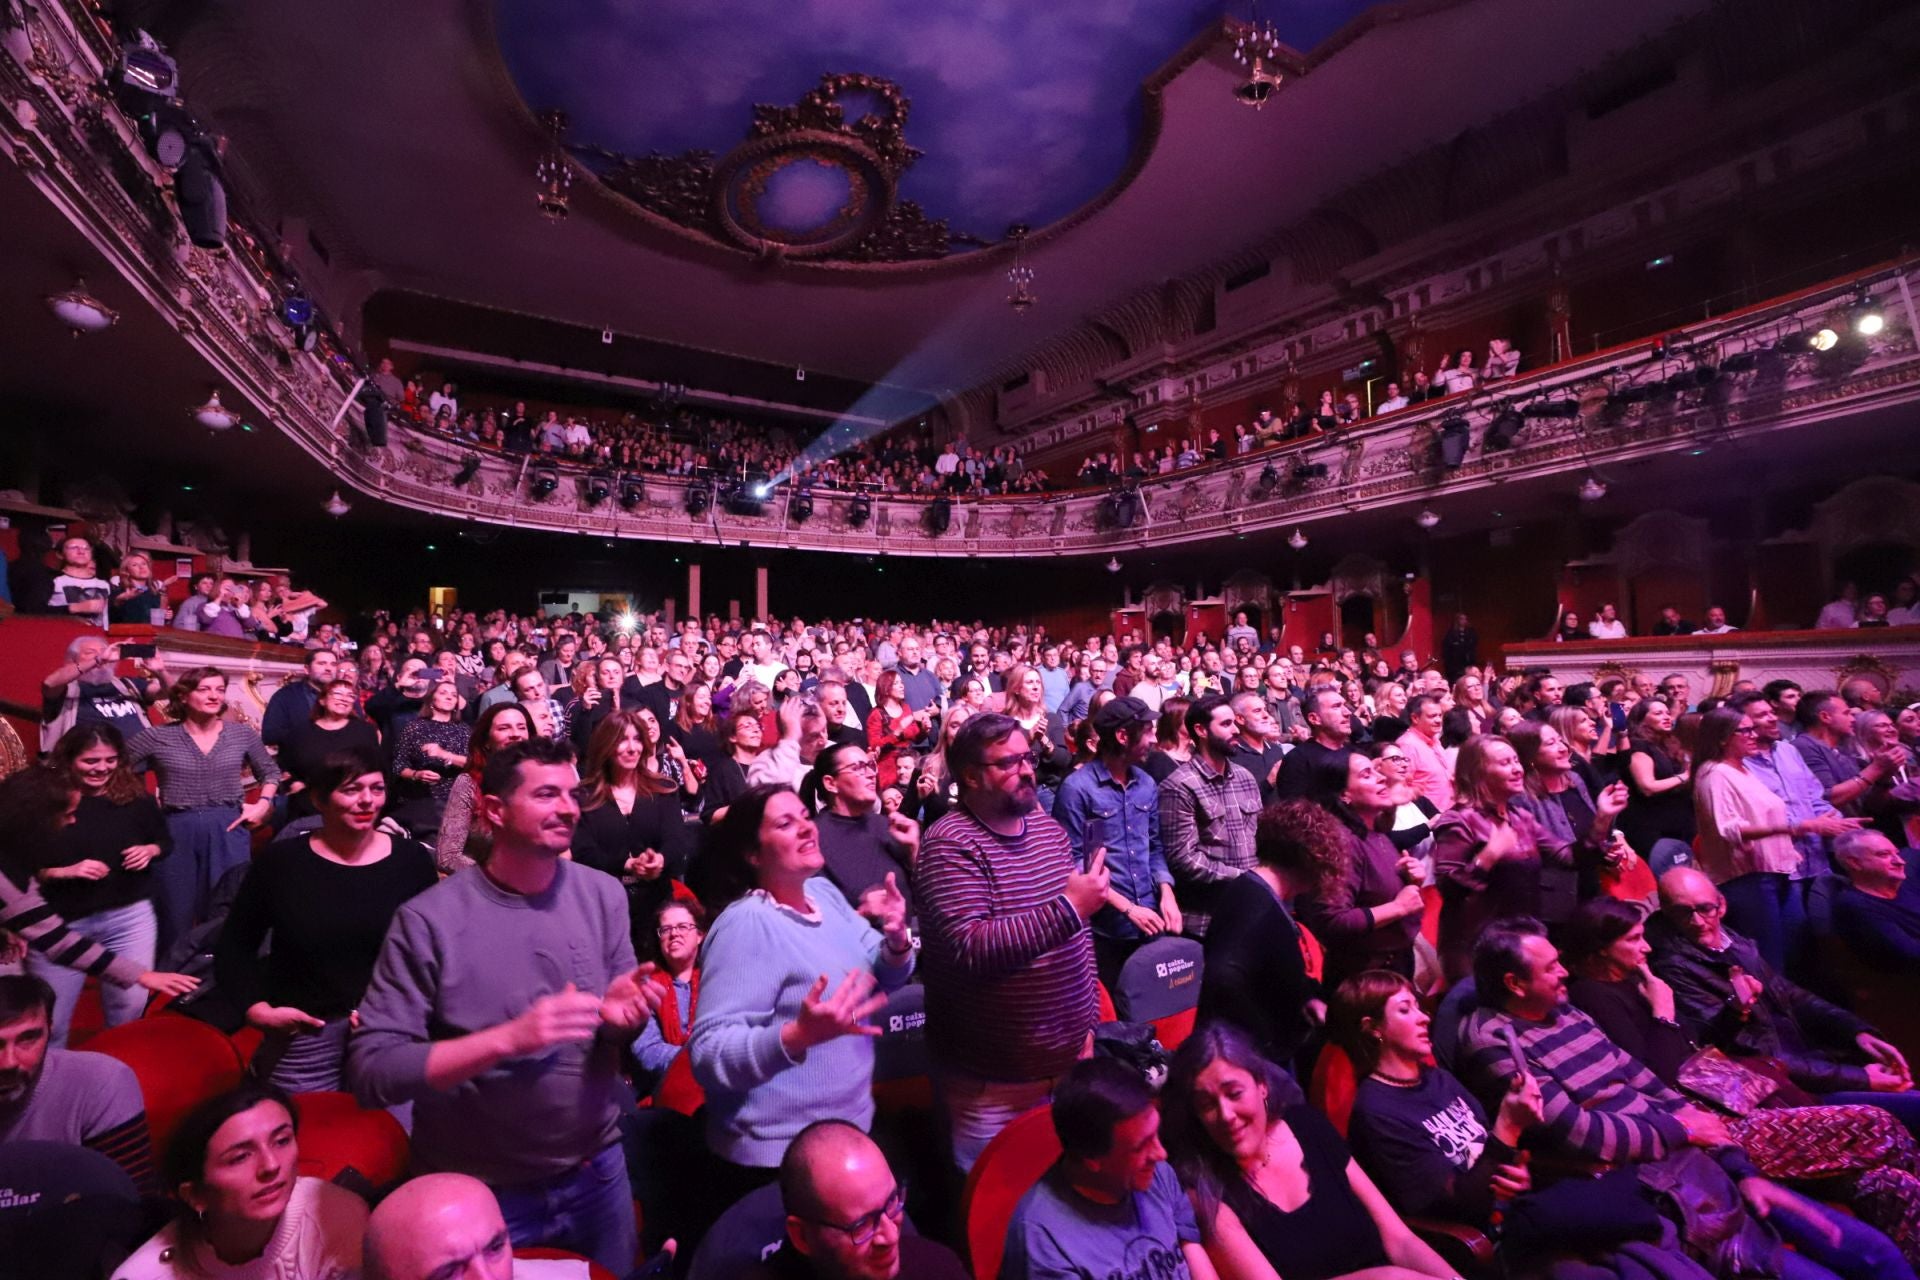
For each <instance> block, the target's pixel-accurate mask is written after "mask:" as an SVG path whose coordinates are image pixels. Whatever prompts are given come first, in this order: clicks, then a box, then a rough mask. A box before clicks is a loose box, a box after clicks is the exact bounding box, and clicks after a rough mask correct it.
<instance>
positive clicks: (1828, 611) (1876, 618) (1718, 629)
mask: <svg viewBox="0 0 1920 1280" xmlns="http://www.w3.org/2000/svg"><path fill="white" fill-rule="evenodd" d="M1703 616H1704V617H1705V619H1706V621H1705V623H1704V624H1695V623H1693V622H1690V621H1688V620H1687V619H1686V618H1685V617H1684V616H1683V615H1682V614H1681V612H1680V609H1679V607H1678V606H1677V605H1671V604H1668V605H1662V606H1660V614H1659V616H1658V617H1657V618H1655V619H1654V621H1653V624H1652V625H1651V626H1649V627H1648V628H1647V629H1646V632H1645V634H1646V635H1650V636H1723V635H1727V634H1728V633H1730V632H1734V631H1738V630H1739V629H1740V628H1739V627H1736V626H1734V625H1733V624H1732V623H1730V622H1728V621H1727V611H1726V610H1725V609H1724V608H1722V607H1721V606H1720V605H1717V604H1716V605H1709V606H1707V610H1706V612H1705V614H1704V615H1703ZM1911 626H1920V578H1916V577H1914V576H1913V575H1912V574H1909V575H1907V576H1905V577H1903V578H1900V579H1899V580H1898V581H1896V582H1895V583H1894V584H1893V590H1892V591H1891V593H1888V592H1883V591H1868V592H1866V593H1864V594H1863V593H1862V592H1861V591H1860V588H1859V587H1858V586H1857V585H1856V584H1854V583H1852V582H1845V583H1842V584H1841V586H1840V590H1839V592H1838V594H1836V595H1835V597H1834V598H1833V599H1832V600H1830V601H1828V602H1827V603H1826V604H1825V605H1823V606H1821V609H1820V613H1819V616H1818V617H1816V618H1815V619H1814V622H1813V630H1815V631H1847V630H1854V629H1859V628H1872V627H1911ZM1631 634H1632V633H1631V632H1630V631H1628V629H1627V624H1626V620H1625V619H1623V618H1622V617H1621V616H1620V610H1619V606H1617V605H1614V604H1612V603H1610V602H1609V603H1606V604H1603V605H1601V606H1600V609H1599V611H1598V612H1597V613H1595V614H1594V615H1593V617H1592V618H1591V619H1589V620H1587V621H1586V622H1585V623H1582V622H1581V620H1580V614H1579V612H1578V611H1576V610H1573V609H1569V610H1567V611H1566V612H1565V613H1563V614H1561V615H1560V621H1559V622H1558V623H1557V624H1556V625H1555V627H1554V632H1553V638H1554V640H1555V641H1558V642H1563V643H1564V642H1568V641H1575V642H1577V641H1581V640H1625V639H1627V638H1628V636H1630V635H1631Z"/></svg>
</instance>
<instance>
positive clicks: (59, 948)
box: [0, 874, 146, 987]
mask: <svg viewBox="0 0 1920 1280" xmlns="http://www.w3.org/2000/svg"><path fill="white" fill-rule="evenodd" d="M0 929H11V930H12V931H13V932H15V933H17V934H19V935H20V936H21V937H22V938H25V939H26V940H27V945H28V946H30V947H32V948H33V949H34V950H35V951H38V952H41V953H42V954H43V955H45V956H46V957H47V959H49V960H51V961H53V962H54V963H55V964H60V965H65V966H66V967H67V968H69V969H78V970H80V971H81V972H82V973H86V974H90V975H92V976H93V977H96V978H106V979H108V980H110V981H112V982H117V983H119V984H120V985H121V986H123V987H130V986H132V985H134V984H135V983H136V982H138V981H140V975H141V974H143V973H145V972H146V970H144V969H142V968H141V967H140V966H139V965H137V964H135V963H134V962H133V961H131V960H128V959H126V958H124V957H122V956H117V955H115V954H114V953H113V952H111V951H109V950H107V949H106V948H105V947H103V946H101V945H100V944H99V943H97V942H95V941H94V940H93V939H92V938H88V937H83V936H82V935H80V934H78V933H75V932H74V931H73V930H72V929H71V928H70V927H69V926H68V925H67V922H66V921H65V920H63V919H61V918H60V916H59V914H58V913H57V912H55V911H54V909H53V908H52V907H51V906H49V905H48V904H47V900H46V899H45V898H43V897H41V896H40V891H39V890H38V889H35V888H33V887H32V886H31V885H29V886H28V887H27V888H24V889H23V888H21V887H20V886H19V885H17V884H15V883H14V882H13V879H12V877H10V876H7V875H4V874H0Z"/></svg>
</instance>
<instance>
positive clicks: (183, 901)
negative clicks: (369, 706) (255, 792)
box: [127, 667, 280, 955]
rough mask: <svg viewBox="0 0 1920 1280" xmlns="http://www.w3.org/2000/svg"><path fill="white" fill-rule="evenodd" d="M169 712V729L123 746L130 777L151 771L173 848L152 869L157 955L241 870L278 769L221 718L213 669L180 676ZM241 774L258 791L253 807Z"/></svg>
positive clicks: (251, 736) (222, 691)
mask: <svg viewBox="0 0 1920 1280" xmlns="http://www.w3.org/2000/svg"><path fill="white" fill-rule="evenodd" d="M168 704H169V710H170V711H171V713H172V716H173V723H171V724H164V725H159V726H156V727H154V728H151V729H146V730H143V731H142V732H141V733H140V735H139V736H138V737H136V738H135V739H134V740H133V741H132V742H131V743H129V744H128V745H127V764H128V766H129V767H130V768H131V769H132V770H133V771H134V773H135V774H136V775H138V774H142V773H145V772H147V771H148V770H149V769H150V770H152V771H153V773H154V775H155V776H156V777H157V778H158V779H159V781H160V806H161V808H163V809H165V810H166V814H167V831H168V833H169V834H170V835H171V836H172V840H173V847H172V849H171V850H169V851H168V854H167V856H166V857H164V858H162V859H160V860H159V861H158V862H157V863H156V864H155V865H154V894H153V903H154V908H155V910H156V912H157V913H158V915H159V925H160V934H159V942H158V945H159V952H160V954H161V955H165V954H166V952H167V949H168V948H169V947H171V946H172V945H173V942H174V939H176V938H178V937H179V936H180V935H181V934H183V933H185V932H187V930H189V929H191V928H193V926H194V925H196V924H198V923H199V922H200V919H201V917H202V916H203V915H204V914H205V913H206V908H207V901H208V899H209V898H211V897H212V895H213V888H214V886H215V885H217V884H219V883H220V879H221V877H222V876H224V875H226V874H227V872H229V871H231V870H233V869H234V868H235V867H238V866H241V865H243V864H245V862H246V861H247V856H248V854H249V853H250V852H251V845H252V840H251V832H252V829H253V828H255V827H257V826H259V825H260V824H262V823H264V822H265V821H266V820H267V816H268V815H269V814H270V813H272V812H273V797H274V793H275V792H276V791H277V790H278V789H279V787H280V766H279V765H277V764H275V763H274V759H273V756H272V755H271V754H270V753H269V752H268V751H267V746H266V744H265V743H264V742H262V741H260V735H259V734H257V733H255V732H254V731H253V730H252V729H250V728H248V727H247V726H246V725H244V724H241V723H239V722H238V721H234V720H228V719H226V718H225V714H226V710H227V678H226V676H225V675H223V674H221V672H220V670H219V669H218V668H216V667H195V668H193V669H192V670H190V671H186V672H183V673H182V674H181V676H180V678H179V680H177V681H175V682H174V686H173V689H172V690H171V691H170V692H169V694H168ZM246 771H251V772H252V774H253V779H254V781H255V782H257V783H258V784H259V787H260V793H259V796H258V798H257V799H255V800H253V801H251V802H248V801H247V799H246V784H247V779H246Z"/></svg>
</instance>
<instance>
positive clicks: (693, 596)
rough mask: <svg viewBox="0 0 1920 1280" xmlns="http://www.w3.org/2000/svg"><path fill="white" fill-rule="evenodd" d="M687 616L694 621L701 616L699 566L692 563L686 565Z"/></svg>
mask: <svg viewBox="0 0 1920 1280" xmlns="http://www.w3.org/2000/svg"><path fill="white" fill-rule="evenodd" d="M687 616H688V617H689V618H692V619H693V620H694V621H695V622H698V621H699V620H700V618H701V616H702V615H701V612H700V566H699V565H697V564H693V563H689V564H688V565H687Z"/></svg>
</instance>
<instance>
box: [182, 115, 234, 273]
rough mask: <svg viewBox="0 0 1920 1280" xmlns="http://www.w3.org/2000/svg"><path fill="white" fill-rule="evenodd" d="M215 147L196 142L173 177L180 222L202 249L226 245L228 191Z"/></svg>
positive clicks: (207, 143)
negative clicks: (178, 204)
mask: <svg viewBox="0 0 1920 1280" xmlns="http://www.w3.org/2000/svg"><path fill="white" fill-rule="evenodd" d="M211 147H212V144H211V143H209V142H206V141H203V140H202V141H196V142H195V143H194V144H193V145H192V146H190V147H188V148H187V155H186V159H185V160H183V161H181V163H180V170H179V172H178V173H176V174H174V176H173V193H174V195H175V196H176V197H178V198H179V201H180V221H181V223H182V224H183V225H184V226H185V227H186V229H187V239H189V240H191V241H193V243H195V244H196V245H198V246H200V247H201V248H202V249H224V248H225V247H226V244H227V188H226V184H224V183H223V182H221V180H220V169H219V166H218V164H217V163H216V162H215V161H214V159H213V154H212V151H211Z"/></svg>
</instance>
